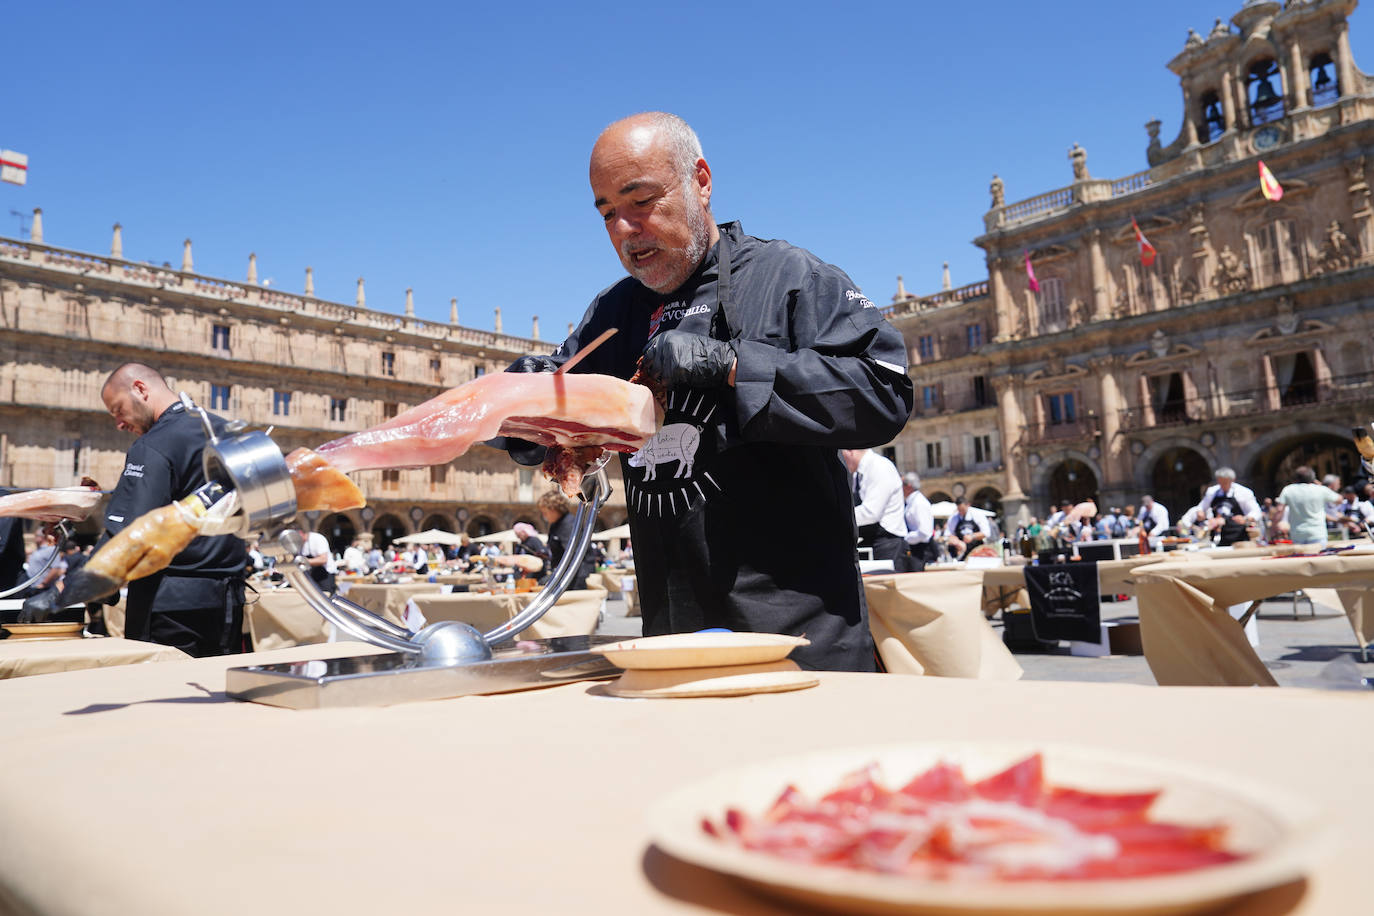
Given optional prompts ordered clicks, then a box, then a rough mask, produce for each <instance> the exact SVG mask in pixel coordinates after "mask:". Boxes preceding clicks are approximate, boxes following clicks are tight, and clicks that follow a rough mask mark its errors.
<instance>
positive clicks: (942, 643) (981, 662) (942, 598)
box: [864, 569, 1021, 680]
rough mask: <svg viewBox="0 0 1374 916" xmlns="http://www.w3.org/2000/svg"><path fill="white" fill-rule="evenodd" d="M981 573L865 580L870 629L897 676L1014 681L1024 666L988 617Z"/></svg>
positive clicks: (953, 572)
mask: <svg viewBox="0 0 1374 916" xmlns="http://www.w3.org/2000/svg"><path fill="white" fill-rule="evenodd" d="M983 573H984V570H981V569H949V570H934V571H931V572H916V573H901V574H898V575H887V576H865V577H864V598H865V599H866V600H867V602H868V628H869V630H870V631H871V632H872V633H873V641H874V643H876V644H877V646H878V654H879V655H880V656H881V657H882V660H883V664H884V665H885V666H886V667H887V670H888V671H890V672H892V673H893V674H929V675H934V676H938V677H971V678H991V679H995V680H1015V679H1016V678H1019V677H1020V676H1021V666H1020V665H1019V664H1017V662H1016V659H1015V658H1014V657H1013V656H1012V654H1011V652H1009V651H1008V650H1007V647H1006V645H1004V644H1003V642H1002V640H1001V638H1000V637H999V636H998V635H997V633H996V632H995V631H994V630H993V629H992V627H991V626H990V625H989V624H988V621H987V618H986V617H985V616H983V609H982V604H981V600H980V596H981V594H982V588H983Z"/></svg>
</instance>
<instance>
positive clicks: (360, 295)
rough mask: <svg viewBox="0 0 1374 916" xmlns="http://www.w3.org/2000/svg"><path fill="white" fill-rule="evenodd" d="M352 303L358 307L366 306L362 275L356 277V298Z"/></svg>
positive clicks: (365, 292)
mask: <svg viewBox="0 0 1374 916" xmlns="http://www.w3.org/2000/svg"><path fill="white" fill-rule="evenodd" d="M353 304H354V305H356V306H357V307H358V308H360V309H365V308H367V290H366V289H365V288H364V287H363V278H362V277H359V278H358V296H357V298H356V299H355V300H354V301H353Z"/></svg>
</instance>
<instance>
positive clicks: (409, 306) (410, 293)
mask: <svg viewBox="0 0 1374 916" xmlns="http://www.w3.org/2000/svg"><path fill="white" fill-rule="evenodd" d="M406 317H407V318H414V317H415V290H413V289H411V288H409V287H406Z"/></svg>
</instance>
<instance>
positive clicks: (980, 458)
mask: <svg viewBox="0 0 1374 916" xmlns="http://www.w3.org/2000/svg"><path fill="white" fill-rule="evenodd" d="M992 461H993V454H992V435H991V434H990V433H984V434H983V435H981V436H974V437H973V463H974V464H989V463H991V462H992Z"/></svg>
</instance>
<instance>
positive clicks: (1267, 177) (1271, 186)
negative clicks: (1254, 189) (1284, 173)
mask: <svg viewBox="0 0 1374 916" xmlns="http://www.w3.org/2000/svg"><path fill="white" fill-rule="evenodd" d="M1259 175H1260V190H1261V191H1262V192H1264V196H1265V197H1266V198H1267V199H1269V200H1273V201H1277V200H1283V185H1281V184H1279V180H1278V179H1277V178H1275V177H1274V173H1273V172H1271V171H1269V166H1267V165H1265V164H1264V160H1263V159H1261V160H1260V161H1259Z"/></svg>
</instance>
